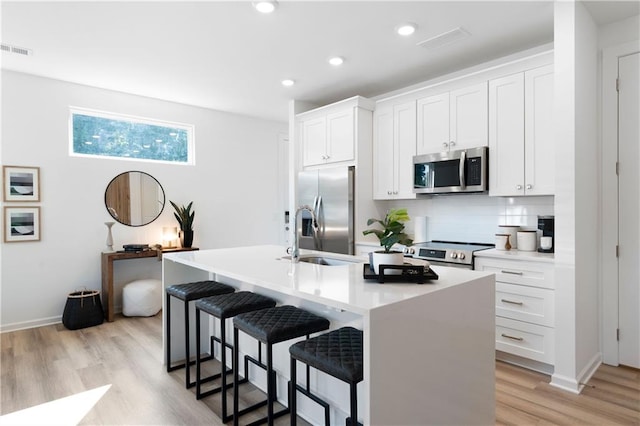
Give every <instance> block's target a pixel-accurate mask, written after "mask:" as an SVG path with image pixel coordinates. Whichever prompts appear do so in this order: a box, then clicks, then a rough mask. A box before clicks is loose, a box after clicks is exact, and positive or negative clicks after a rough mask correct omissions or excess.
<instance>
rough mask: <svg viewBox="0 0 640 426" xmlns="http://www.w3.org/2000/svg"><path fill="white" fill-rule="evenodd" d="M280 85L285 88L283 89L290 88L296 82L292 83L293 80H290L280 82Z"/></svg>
mask: <svg viewBox="0 0 640 426" xmlns="http://www.w3.org/2000/svg"><path fill="white" fill-rule="evenodd" d="M281 83H282V85H283V86H285V87H291V86H293V85H294V84H296V82H295V81H293V80H291V79H286V80H282V82H281Z"/></svg>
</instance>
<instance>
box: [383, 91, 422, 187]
mask: <svg viewBox="0 0 640 426" xmlns="http://www.w3.org/2000/svg"><path fill="white" fill-rule="evenodd" d="M414 155H416V101H410V102H404V103H397V104H394V103H392V102H379V103H378V104H377V105H376V111H375V113H374V119H373V198H374V199H375V200H393V199H408V198H416V194H415V193H414V192H413V156H414Z"/></svg>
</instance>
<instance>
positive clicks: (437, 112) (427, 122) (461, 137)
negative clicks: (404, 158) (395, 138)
mask: <svg viewBox="0 0 640 426" xmlns="http://www.w3.org/2000/svg"><path fill="white" fill-rule="evenodd" d="M417 110H418V119H417V120H418V123H417V126H418V127H417V129H418V134H417V147H416V151H417V154H418V155H420V154H429V153H432V152H441V151H449V150H454V149H464V148H475V147H479V146H487V144H488V139H487V126H488V110H487V82H483V83H479V84H475V85H473V86H468V87H464V88H461V89H457V90H453V91H451V92H447V93H442V94H438V95H434V96H428V97H425V98H422V99H418V102H417Z"/></svg>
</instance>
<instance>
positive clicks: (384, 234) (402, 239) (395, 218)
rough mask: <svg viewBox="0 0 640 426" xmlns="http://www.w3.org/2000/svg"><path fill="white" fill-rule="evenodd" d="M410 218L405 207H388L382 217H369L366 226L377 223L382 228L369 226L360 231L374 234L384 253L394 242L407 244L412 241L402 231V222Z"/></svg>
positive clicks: (388, 250)
mask: <svg viewBox="0 0 640 426" xmlns="http://www.w3.org/2000/svg"><path fill="white" fill-rule="evenodd" d="M409 220H411V219H410V218H409V214H408V213H407V209H390V210H389V211H388V212H387V214H386V215H385V217H384V219H382V220H380V219H369V220H367V226H371V225H373V224H374V223H377V224H379V225H381V226H382V229H376V228H371V229H367V230H365V231H363V232H362V234H364V235H369V234H374V235H375V236H376V237H378V239H379V240H380V245H381V246H382V247H383V248H384V252H385V253H391V247H393V245H394V244H402V245H406V246H409V245H411V243H412V242H413V240H412V239H411V238H409V236H408V235H407V234H406V233H405V232H404V223H405V222H408V221H409Z"/></svg>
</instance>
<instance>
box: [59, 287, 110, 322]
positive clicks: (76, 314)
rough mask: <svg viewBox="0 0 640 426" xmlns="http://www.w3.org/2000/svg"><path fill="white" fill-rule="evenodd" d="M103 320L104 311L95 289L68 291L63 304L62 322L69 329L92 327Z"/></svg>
mask: <svg viewBox="0 0 640 426" xmlns="http://www.w3.org/2000/svg"><path fill="white" fill-rule="evenodd" d="M103 322H104V311H103V310H102V302H101V301H100V292H99V291H97V290H82V291H74V292H73V293H69V295H68V296H67V303H66V304H65V305H64V313H63V314H62V324H64V326H65V327H67V328H68V329H69V330H77V329H79V328H86V327H93V326H94V325H99V324H102V323H103Z"/></svg>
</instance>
